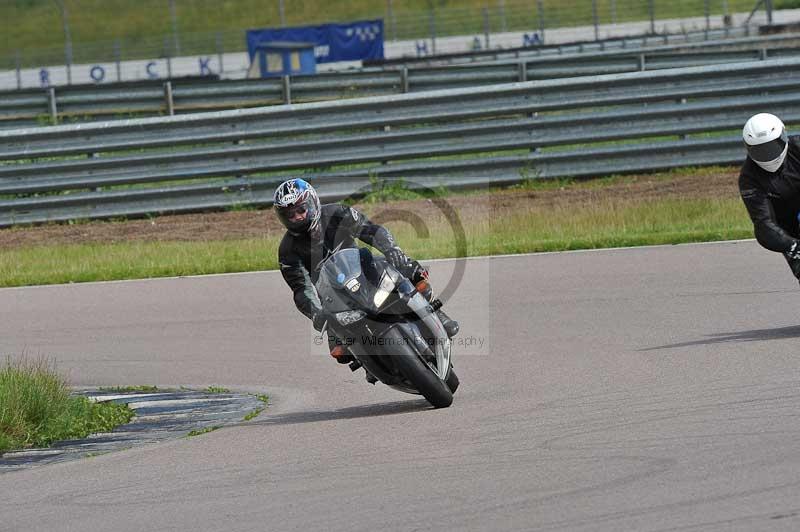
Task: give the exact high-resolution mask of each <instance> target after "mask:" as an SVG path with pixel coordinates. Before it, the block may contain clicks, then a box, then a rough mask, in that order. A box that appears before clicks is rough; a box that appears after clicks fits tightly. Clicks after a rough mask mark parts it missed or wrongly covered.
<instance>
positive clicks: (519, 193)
mask: <svg viewBox="0 0 800 532" xmlns="http://www.w3.org/2000/svg"><path fill="white" fill-rule="evenodd" d="M737 176H738V169H737V168H730V169H722V170H719V171H714V172H708V171H707V170H704V171H702V172H699V173H698V174H692V175H674V174H669V175H664V174H651V175H639V176H629V177H626V178H624V179H620V180H619V181H618V182H615V183H613V184H598V183H593V182H586V183H579V184H571V185H567V186H564V187H560V188H553V189H533V190H531V189H525V188H514V189H507V190H502V191H497V192H493V193H491V194H489V193H487V194H469V195H453V196H449V197H447V198H446V201H447V203H448V204H449V205H451V206H452V207H453V208H454V209H455V210H456V211H457V212H458V213H459V215H460V216H461V217H462V219H474V218H475V217H476V216H478V217H481V216H489V215H490V214H491V213H492V212H494V211H497V210H499V209H502V210H504V211H506V210H507V209H512V210H513V209H515V208H522V209H528V208H532V207H544V208H546V207H551V206H559V205H582V204H588V203H593V202H597V201H604V200H607V199H610V198H618V199H620V200H622V201H639V200H648V199H664V198H675V199H680V198H691V199H698V198H734V197H738V188H737ZM381 206H382V207H385V204H384V205H381ZM392 207H393V208H395V209H396V210H403V211H410V212H414V213H416V214H418V215H419V216H420V217H422V218H423V219H426V216H428V215H430V214H432V213H433V212H434V211H436V212H438V208H437V207H436V206H435V205H434V204H433V203H432V202H431V201H429V200H414V201H399V202H394V203H392ZM364 208H365V210H366V211H367V212H369V211H371V210H374V206H370V205H366V206H364ZM282 233H283V227H282V226H281V225H280V224H279V223H278V221H277V219H276V218H275V216H274V215H273V213H272V211H271V210H270V209H265V210H256V211H234V212H215V213H202V214H182V215H170V216H158V217H155V218H152V219H142V220H128V221H112V222H106V221H93V222H80V223H75V224H46V225H40V226H35V227H13V228H7V229H0V249H13V248H20V247H29V246H37V245H54V244H88V243H113V242H129V241H207V240H229V239H246V238H260V237H263V236H266V235H280V234H282Z"/></svg>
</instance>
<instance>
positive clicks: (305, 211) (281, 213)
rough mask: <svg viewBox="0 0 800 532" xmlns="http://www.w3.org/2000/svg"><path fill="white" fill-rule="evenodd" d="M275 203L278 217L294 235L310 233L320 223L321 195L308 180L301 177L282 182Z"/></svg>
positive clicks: (276, 193)
mask: <svg viewBox="0 0 800 532" xmlns="http://www.w3.org/2000/svg"><path fill="white" fill-rule="evenodd" d="M273 205H274V207H275V212H276V214H277V215H278V219H279V220H280V221H281V223H282V224H283V226H284V227H286V229H288V230H289V232H290V233H292V234H293V235H299V234H302V233H308V232H310V231H312V230H313V229H316V227H317V226H318V225H319V218H320V215H321V210H322V209H321V207H320V203H319V196H317V192H316V191H315V190H314V187H312V186H311V185H310V184H308V182H307V181H305V180H303V179H299V178H295V179H289V180H288V181H284V182H283V183H281V184H280V185H279V186H278V188H277V189H276V190H275V198H274V202H273Z"/></svg>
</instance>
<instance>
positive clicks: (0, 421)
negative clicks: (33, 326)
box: [0, 358, 134, 452]
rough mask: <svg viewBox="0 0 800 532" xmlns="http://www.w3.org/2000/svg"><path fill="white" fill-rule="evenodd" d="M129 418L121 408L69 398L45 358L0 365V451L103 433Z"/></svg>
mask: <svg viewBox="0 0 800 532" xmlns="http://www.w3.org/2000/svg"><path fill="white" fill-rule="evenodd" d="M133 415H134V414H133V411H131V410H130V409H129V408H128V407H127V406H126V405H120V404H116V403H93V402H91V401H89V400H88V399H87V398H85V397H73V396H70V393H69V387H68V385H67V383H66V380H65V379H64V378H63V377H62V376H61V375H59V374H58V373H57V372H56V370H55V368H54V366H53V364H52V363H49V362H47V361H45V360H36V361H31V360H28V359H26V358H22V359H20V360H16V361H12V360H11V359H10V358H8V359H7V360H6V362H5V363H4V364H3V365H0V452H4V451H9V450H13V449H25V448H29V447H46V446H48V445H50V444H51V443H53V442H55V441H59V440H68V439H76V438H83V437H86V436H88V435H89V434H93V433H97V432H108V431H110V430H112V429H113V428H114V427H116V426H117V425H121V424H123V423H127V422H128V421H130V420H131V419H132V418H133Z"/></svg>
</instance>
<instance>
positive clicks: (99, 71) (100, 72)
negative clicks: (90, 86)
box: [89, 65, 106, 83]
mask: <svg viewBox="0 0 800 532" xmlns="http://www.w3.org/2000/svg"><path fill="white" fill-rule="evenodd" d="M89 76H90V77H91V78H92V79H93V80H94V82H95V83H100V82H101V81H103V80H104V79H106V69H105V68H103V67H101V66H100V65H95V66H93V67H92V69H91V70H90V71H89Z"/></svg>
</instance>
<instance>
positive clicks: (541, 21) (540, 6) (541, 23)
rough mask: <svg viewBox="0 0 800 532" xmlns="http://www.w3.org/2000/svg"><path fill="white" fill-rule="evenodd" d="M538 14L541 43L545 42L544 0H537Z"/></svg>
mask: <svg viewBox="0 0 800 532" xmlns="http://www.w3.org/2000/svg"><path fill="white" fill-rule="evenodd" d="M536 16H537V18H538V19H539V39H540V40H541V43H542V44H544V43H545V40H544V26H545V24H544V2H542V0H536Z"/></svg>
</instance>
